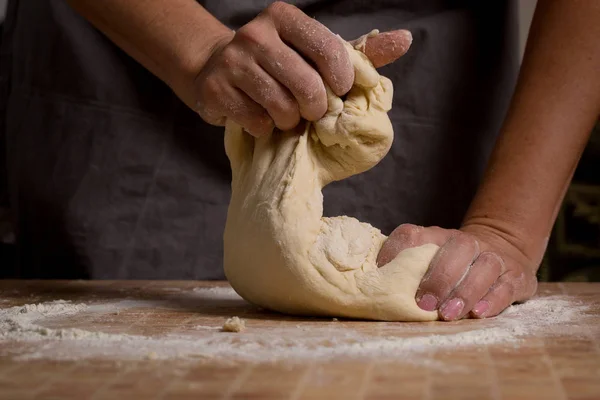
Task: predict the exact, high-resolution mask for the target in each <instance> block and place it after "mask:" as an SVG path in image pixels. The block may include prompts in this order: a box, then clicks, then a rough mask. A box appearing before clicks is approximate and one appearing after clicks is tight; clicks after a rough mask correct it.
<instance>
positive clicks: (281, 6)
mask: <svg viewBox="0 0 600 400" xmlns="http://www.w3.org/2000/svg"><path fill="white" fill-rule="evenodd" d="M293 8H294V7H293V6H292V5H290V4H288V3H286V2H284V1H276V2H273V3H271V5H269V6H268V7H267V8H266V9H265V12H266V13H267V14H268V15H270V16H272V17H281V16H283V15H285V14H286V13H289V12H290V11H291V10H292V9H293Z"/></svg>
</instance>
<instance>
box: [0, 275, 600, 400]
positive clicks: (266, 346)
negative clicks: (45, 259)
mask: <svg viewBox="0 0 600 400" xmlns="http://www.w3.org/2000/svg"><path fill="white" fill-rule="evenodd" d="M214 286H218V287H220V288H221V289H209V288H210V287H214ZM213 295H214V296H213ZM537 297H538V300H536V301H539V303H537V304H541V305H544V304H545V306H544V307H545V308H544V307H537V306H535V304H536V303H531V304H534V306H528V307H530V308H522V309H521V310H529V309H531V310H534V311H531V317H530V316H528V315H529V314H527V313H529V311H527V312H526V313H523V312H517V313H516V314H515V313H513V314H510V312H509V313H508V314H507V316H504V314H503V316H500V317H498V318H494V319H489V320H485V321H473V320H463V321H458V322H455V323H443V322H435V323H417V324H415V323H413V324H405V323H404V324H403V323H389V322H365V321H347V320H339V321H338V320H333V319H331V318H327V319H311V318H294V317H287V316H282V315H278V314H274V313H269V312H265V311H262V310H260V309H257V308H255V307H253V306H250V305H248V304H246V303H245V302H244V301H242V300H241V299H239V298H237V297H236V296H234V295H233V294H231V292H230V290H229V289H228V287H227V286H226V284H224V283H207V282H192V281H188V282H137V281H127V282H124V281H123V282H107V281H101V282H85V281H70V282H65V281H63V282H54V281H46V282H39V281H0V308H1V309H4V310H9V308H10V307H16V306H22V305H25V304H36V303H44V302H49V301H53V300H59V299H61V300H66V301H70V302H71V303H70V304H82V303H85V304H87V305H89V306H95V307H96V308H94V307H91V308H89V309H86V310H83V311H81V312H77V313H75V314H71V315H68V316H66V317H61V318H54V319H52V318H46V319H42V320H40V321H38V322H36V323H37V324H38V325H36V326H39V325H42V326H45V327H48V329H51V330H50V331H44V332H45V333H44V334H48V335H50V336H49V337H50V339H47V340H46V339H44V340H39V339H35V340H29V341H27V340H19V339H16V338H15V337H14V335H13V336H10V338H9V339H6V337H5V338H4V339H3V340H0V398H2V399H8V398H10V399H13V398H14V399H26V398H75V399H85V398H93V399H115V398H164V399H171V398H173V399H176V398H194V399H210V398H215V399H228V398H235V399H249V398H273V399H275V398H277V399H279V398H281V399H304V398H323V399H325V398H336V399H337V398H340V399H478V400H480V399H537V398H539V399H600V344H599V340H600V284H575V283H573V284H542V285H541V287H540V290H539V292H538V295H537ZM545 299H546V300H547V301H546V303H544V302H543V301H544V300H545ZM553 302H554V303H553ZM553 304H554V305H553ZM526 305H527V304H526ZM526 305H524V306H517V307H525V306H526ZM536 307H537V308H536ZM571 308H572V309H574V310H575V309H576V312H574V313H573V315H571V314H569V312H570V311H569V310H570V309H571ZM517 310H518V309H517ZM540 312H542V313H549V314H552V315H551V316H547V317H546V316H544V315H539V314H540ZM535 313H537V314H535ZM534 314H535V315H534ZM554 314H556V315H554ZM231 316H239V317H241V318H243V319H244V320H245V321H246V326H247V329H246V330H245V331H244V332H241V333H225V332H220V330H219V327H221V326H222V325H223V323H224V321H225V320H226V319H227V318H228V317H231ZM535 318H538V319H539V321H541V322H540V323H539V324H538V322H536V321H537V320H536V319H535ZM4 322H6V321H4ZM544 324H545V325H544ZM536 325H539V326H540V329H538V330H536V328H535V327H536ZM0 326H3V329H5V330H8V329H13V328H9V326H10V325H6V324H5V325H0ZM520 326H523V327H525V328H524V330H520V329H519V327H520ZM71 328H77V329H79V330H72V329H71ZM35 329H38V328H35ZM61 329H66V330H61ZM31 332H33V333H31V334H32V335H34V336H35V335H36V334H39V332H40V331H39V329H38V330H37V331H36V330H31ZM57 332H63V333H64V335H65V338H60V337H59V336H60V335H59V334H58V333H57ZM69 332H70V333H73V332H75V333H77V334H73V335H72V336H74V338H71V339H69V338H68V337H67V336H68V335H69ZM82 332H84V333H85V334H88V333H90V332H91V333H94V334H97V336H92V337H91V338H87V336H85V335H84V336H81V334H82ZM99 332H103V333H104V334H105V335H103V334H98V333H99ZM0 333H1V332H0ZM11 334H12V333H11ZM120 334H128V335H132V336H127V340H125V341H124V342H119V341H115V340H116V339H115V338H117V337H120V336H117V335H120ZM52 335H54V336H52ZM344 335H345V336H344ZM82 338H83V339H82ZM181 338H184V339H181ZM280 338H281V339H280ZM436 338H437V339H436ZM474 338H475V339H476V340H475V341H474V343H475V344H472V345H469V343H470V342H469V341H472V340H474ZM477 338H479V339H477ZM481 338H483V339H484V340H480V339H481ZM196 339H197V340H196ZM434 339H435V340H434ZM438 339H439V340H438ZM110 340H113V341H114V344H111V343H112V342H110ZM478 340H479V342H478ZM109 342H110V343H109ZM298 343H300V345H298ZM311 343H312V344H311ZM363 343H370V344H371V345H372V346H374V347H373V351H372V352H371V350H370V347H368V346H366V345H363ZM436 343H437V344H436ZM440 343H442V345H440ZM113 345H114V346H116V347H111V346H113ZM119 346H121V347H119ZM163 346H164V347H165V348H167V349H166V350H165V349H163ZM336 346H338V347H336ZM339 346H342V347H339ZM343 346H346V347H343ZM377 346H379V347H377ZM386 346H387V347H386ZM336 348H337V349H338V350H339V349H341V352H342V353H343V352H346V349H347V353H348V354H346V355H344V354H336V356H335V357H329V355H330V353H331V351H333V353H335V349H336ZM144 352H146V353H144ZM178 352H179V354H177V353H178ZM269 352H271V353H272V354H270V353H269ZM338 353H339V352H338ZM271 356H272V357H271ZM345 356H347V357H345Z"/></svg>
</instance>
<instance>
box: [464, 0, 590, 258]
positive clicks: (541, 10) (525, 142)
mask: <svg viewBox="0 0 600 400" xmlns="http://www.w3.org/2000/svg"><path fill="white" fill-rule="evenodd" d="M599 21H600V3H599V2H597V1H594V0H587V1H584V0H579V1H574V0H557V1H549V0H540V1H538V7H537V10H536V13H535V16H534V21H533V24H532V27H531V30H530V35H529V40H528V43H527V49H526V53H525V57H524V60H523V65H522V68H521V73H520V77H519V82H518V84H517V88H516V91H515V95H514V98H513V101H512V104H511V107H510V110H509V113H508V115H507V118H506V120H505V124H504V126H503V129H502V131H501V134H500V137H499V140H498V142H497V143H496V146H495V148H494V151H493V153H492V156H491V159H490V162H489V165H488V168H487V172H486V174H485V177H484V180H483V182H482V185H481V186H480V188H479V191H478V193H477V195H476V197H475V199H474V201H473V203H472V204H471V207H470V209H469V211H468V213H467V215H466V218H465V222H464V227H463V229H466V230H469V229H483V230H485V229H486V227H487V228H491V229H493V230H494V231H495V233H498V232H501V235H502V236H503V237H504V239H505V240H507V241H509V242H511V243H512V244H513V245H515V246H517V247H518V248H519V249H520V250H521V251H522V253H523V254H524V255H525V256H526V257H527V258H528V259H529V260H532V261H533V262H538V261H539V260H540V259H541V257H542V255H543V252H544V250H545V246H546V242H547V239H548V237H549V235H550V232H551V229H552V225H553V223H554V220H555V218H556V214H557V212H558V209H559V208H560V204H561V202H562V199H563V197H564V193H565V191H566V189H567V187H568V185H569V182H570V180H571V177H572V174H573V172H574V170H575V167H576V166H577V163H578V161H579V158H580V156H581V153H582V151H583V149H584V148H585V145H586V143H587V140H588V138H589V134H590V132H591V130H592V127H593V125H594V123H595V121H596V119H597V118H598V115H599V113H600V40H598V38H600V23H599Z"/></svg>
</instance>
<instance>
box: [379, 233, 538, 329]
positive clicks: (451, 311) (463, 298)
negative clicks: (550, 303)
mask: <svg viewBox="0 0 600 400" xmlns="http://www.w3.org/2000/svg"><path fill="white" fill-rule="evenodd" d="M505 237H507V236H506V235H503V234H502V233H501V232H498V231H496V230H495V229H494V228H491V227H487V226H476V225H471V226H465V227H463V228H462V229H461V230H450V229H442V228H439V227H427V228H425V227H420V226H415V225H409V224H406V225H400V226H399V227H398V228H396V229H395V230H394V231H393V232H392V234H391V235H390V236H389V238H388V239H387V241H386V242H385V243H384V245H383V247H382V248H381V251H380V252H379V256H378V258H377V264H378V265H379V266H383V265H385V264H387V263H388V262H390V261H391V260H392V259H394V258H395V257H396V255H397V254H398V253H399V252H401V251H402V250H404V249H407V248H409V247H418V246H421V245H423V244H427V243H434V244H437V245H438V246H440V249H439V250H438V252H437V254H436V255H435V257H434V258H433V260H432V261H431V265H430V267H429V270H428V271H427V273H426V274H425V276H424V277H423V280H422V281H421V285H420V287H419V289H418V291H417V294H416V300H417V304H418V305H419V307H421V308H422V309H424V310H427V311H435V310H439V313H440V317H441V318H442V319H443V320H446V321H451V320H457V319H460V318H463V317H465V316H467V315H469V314H470V316H472V317H474V318H485V317H492V316H495V315H498V314H499V313H500V312H502V311H503V310H504V309H505V308H506V307H508V306H510V305H511V304H512V303H514V302H517V301H524V300H527V299H529V298H530V297H531V296H533V295H534V294H535V291H536V289H537V279H536V275H535V271H536V270H537V268H538V266H539V263H540V261H541V260H532V259H530V258H528V257H527V256H526V255H524V254H523V253H522V252H521V251H520V250H519V249H518V248H517V246H515V245H513V244H512V243H511V242H510V241H509V240H507V239H505Z"/></svg>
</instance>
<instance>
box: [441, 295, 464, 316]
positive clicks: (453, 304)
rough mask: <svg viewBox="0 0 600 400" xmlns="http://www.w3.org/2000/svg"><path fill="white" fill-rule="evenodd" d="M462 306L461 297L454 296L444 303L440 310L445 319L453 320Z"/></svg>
mask: <svg viewBox="0 0 600 400" xmlns="http://www.w3.org/2000/svg"><path fill="white" fill-rule="evenodd" d="M464 307H465V303H464V301H462V300H461V299H457V298H454V299H452V300H450V301H448V302H447V303H446V305H445V306H444V307H442V309H441V311H440V312H441V314H442V317H444V319H445V320H453V319H456V318H458V316H459V315H460V313H461V312H462V310H463V308H464Z"/></svg>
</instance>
